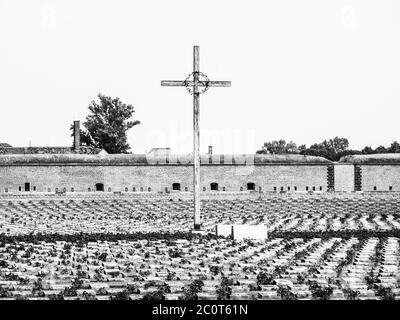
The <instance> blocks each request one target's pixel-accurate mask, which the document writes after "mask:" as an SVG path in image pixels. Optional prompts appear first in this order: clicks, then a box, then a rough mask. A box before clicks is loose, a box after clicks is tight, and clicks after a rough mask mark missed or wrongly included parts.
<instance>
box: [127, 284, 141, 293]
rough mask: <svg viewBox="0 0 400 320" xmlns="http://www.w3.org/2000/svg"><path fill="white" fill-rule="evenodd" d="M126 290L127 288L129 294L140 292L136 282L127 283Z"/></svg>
mask: <svg viewBox="0 0 400 320" xmlns="http://www.w3.org/2000/svg"><path fill="white" fill-rule="evenodd" d="M126 290H128V292H129V294H140V290H139V287H138V286H137V285H136V284H128V285H127V287H126Z"/></svg>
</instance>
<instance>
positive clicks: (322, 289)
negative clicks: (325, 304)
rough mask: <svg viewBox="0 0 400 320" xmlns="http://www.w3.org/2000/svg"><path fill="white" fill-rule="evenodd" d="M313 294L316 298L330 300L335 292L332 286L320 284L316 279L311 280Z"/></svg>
mask: <svg viewBox="0 0 400 320" xmlns="http://www.w3.org/2000/svg"><path fill="white" fill-rule="evenodd" d="M310 291H311V295H312V297H313V298H314V299H316V300H329V298H330V297H331V295H332V293H333V288H332V287H331V286H329V285H328V286H320V285H319V284H318V283H316V282H315V281H311V282H310Z"/></svg>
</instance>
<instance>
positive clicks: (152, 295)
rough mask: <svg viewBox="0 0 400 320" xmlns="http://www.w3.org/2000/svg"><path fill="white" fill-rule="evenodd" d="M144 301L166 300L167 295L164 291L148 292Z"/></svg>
mask: <svg viewBox="0 0 400 320" xmlns="http://www.w3.org/2000/svg"><path fill="white" fill-rule="evenodd" d="M142 300H166V299H165V294H164V292H163V291H162V290H157V291H150V292H147V293H146V294H145V295H144V296H143V298H142Z"/></svg>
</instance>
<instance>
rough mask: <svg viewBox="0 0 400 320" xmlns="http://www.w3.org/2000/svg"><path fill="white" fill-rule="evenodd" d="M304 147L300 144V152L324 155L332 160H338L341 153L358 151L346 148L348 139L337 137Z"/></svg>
mask: <svg viewBox="0 0 400 320" xmlns="http://www.w3.org/2000/svg"><path fill="white" fill-rule="evenodd" d="M304 147H305V146H304ZM304 147H303V146H302V150H301V154H304V155H309V156H317V157H324V158H326V159H329V160H332V161H338V160H339V159H340V157H342V156H343V155H348V154H355V153H359V151H354V150H348V147H349V140H347V139H346V138H339V137H335V138H333V139H329V140H324V141H322V142H321V143H315V144H313V145H311V146H310V148H306V149H304Z"/></svg>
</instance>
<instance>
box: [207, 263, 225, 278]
mask: <svg viewBox="0 0 400 320" xmlns="http://www.w3.org/2000/svg"><path fill="white" fill-rule="evenodd" d="M209 269H210V272H211V273H212V274H213V275H214V276H216V275H218V274H219V273H220V272H221V271H222V266H216V265H211V266H209Z"/></svg>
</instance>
